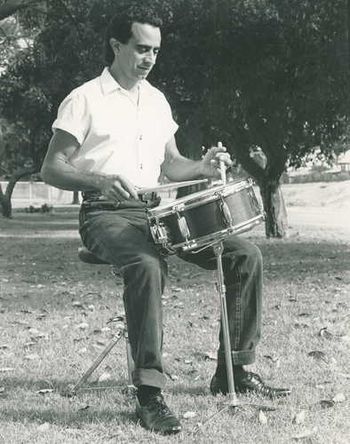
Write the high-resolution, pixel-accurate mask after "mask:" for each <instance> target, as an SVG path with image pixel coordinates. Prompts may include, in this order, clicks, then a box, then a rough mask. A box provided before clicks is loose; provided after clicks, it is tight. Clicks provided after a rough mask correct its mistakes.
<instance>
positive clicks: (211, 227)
mask: <svg viewBox="0 0 350 444" xmlns="http://www.w3.org/2000/svg"><path fill="white" fill-rule="evenodd" d="M196 196H197V193H195V194H194V195H192V196H187V198H188V200H186V198H185V199H182V200H181V201H180V205H179V206H177V205H176V201H175V202H174V205H173V208H170V209H169V208H164V209H161V208H159V209H155V210H154V213H153V215H152V214H151V215H150V217H149V220H150V225H151V227H152V225H153V226H154V225H158V226H159V225H161V226H162V229H163V231H165V232H166V238H167V239H166V244H167V246H171V247H172V248H175V249H176V248H183V249H184V250H188V249H192V248H196V247H199V246H202V245H205V244H207V243H211V242H213V241H215V239H219V238H222V237H223V236H227V235H229V234H238V233H242V232H243V231H247V230H249V229H251V228H252V227H253V226H255V225H256V224H257V223H260V222H261V221H262V220H263V215H262V210H261V208H260V205H259V203H258V201H257V199H256V196H255V193H254V190H253V187H252V186H251V184H250V182H248V181H241V182H239V183H238V184H233V185H231V186H227V187H219V188H218V189H217V190H215V189H213V190H210V189H209V190H206V192H201V193H198V198H197V199H198V200H196ZM223 206H224V207H225V210H226V214H224V211H223ZM227 211H229V214H228V215H227ZM162 213H163V214H162ZM179 219H184V220H185V222H186V224H185V225H186V230H183V229H181V227H180V225H181V224H180V221H179ZM154 240H155V242H156V243H157V239H154Z"/></svg>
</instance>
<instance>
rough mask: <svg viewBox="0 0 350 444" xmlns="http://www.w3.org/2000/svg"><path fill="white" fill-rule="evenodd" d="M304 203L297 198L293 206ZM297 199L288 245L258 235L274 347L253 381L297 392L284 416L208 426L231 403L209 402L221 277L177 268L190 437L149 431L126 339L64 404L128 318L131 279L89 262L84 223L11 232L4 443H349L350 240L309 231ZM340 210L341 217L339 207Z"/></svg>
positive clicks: (3, 306) (0, 293)
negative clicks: (119, 318) (133, 389)
mask: <svg viewBox="0 0 350 444" xmlns="http://www.w3.org/2000/svg"><path fill="white" fill-rule="evenodd" d="M293 195H294V194H293V193H292V192H290V191H288V194H287V197H288V199H291V197H292V196H293ZM298 199H299V200H298V204H297V206H296V205H293V203H292V202H291V201H290V200H287V202H288V204H290V207H291V208H290V209H291V215H292V216H293V217H291V229H290V234H289V237H288V238H286V239H285V240H270V241H268V240H266V239H265V238H264V236H263V229H262V227H261V226H260V227H257V228H256V229H254V230H253V231H251V232H249V233H248V234H246V235H245V236H246V237H248V238H250V239H251V240H252V241H253V242H255V243H257V244H258V245H259V246H260V248H261V250H262V252H263V256H264V264H265V282H264V295H265V296H264V322H263V336H262V340H261V344H260V346H259V348H258V358H257V362H256V364H255V365H254V366H253V369H255V370H258V371H259V373H261V374H262V375H263V377H264V378H265V379H266V380H267V381H269V382H271V383H272V384H276V386H290V387H291V388H292V395H291V397H290V398H289V399H288V400H283V401H278V402H274V403H272V404H271V403H266V402H265V401H264V402H262V401H261V400H260V399H258V398H254V397H240V399H241V400H242V401H248V403H251V404H252V403H255V404H256V403H262V404H269V405H273V407H274V410H271V411H265V410H259V409H256V408H254V407H252V406H247V407H241V408H239V409H237V411H225V412H223V413H221V414H219V415H217V416H216V417H214V418H212V419H211V420H210V421H209V422H208V419H209V418H210V417H211V415H214V414H215V413H216V412H218V410H219V409H220V405H221V403H222V402H223V401H224V398H223V397H217V398H214V397H212V396H211V395H210V392H209V382H210V378H211V376H212V374H213V371H214V369H215V365H216V362H215V351H216V347H217V333H218V325H219V323H218V320H219V302H218V297H217V294H216V291H215V286H214V283H215V275H214V274H208V273H207V272H204V271H202V270H201V269H199V268H195V267H194V266H190V265H189V264H187V263H186V264H185V263H182V262H181V261H180V260H178V259H177V258H175V257H171V258H169V263H170V275H169V283H168V287H167V290H166V292H165V294H164V297H163V305H164V324H165V343H164V360H165V365H166V371H167V375H168V383H167V387H166V390H165V396H166V400H167V402H168V404H169V405H170V406H171V407H172V409H173V410H174V411H175V412H176V413H177V414H178V415H179V416H180V417H181V418H182V423H183V432H182V433H181V434H179V435H177V436H175V437H170V438H169V437H161V436H158V435H155V434H152V433H149V432H147V431H145V430H143V429H142V428H141V427H140V426H139V425H138V424H137V422H136V417H135V414H134V400H133V397H132V394H131V393H130V392H128V391H127V390H125V388H126V386H127V369H126V357H125V344H124V342H123V340H121V341H120V343H119V344H118V345H117V346H116V347H115V348H114V349H113V351H112V352H111V353H110V355H109V356H108V357H107V358H106V360H105V361H104V362H103V364H102V365H101V366H100V367H99V368H98V369H97V370H96V372H95V373H94V374H93V375H92V377H91V384H90V386H89V387H88V389H87V390H84V391H82V392H81V393H79V394H78V395H77V396H75V397H73V398H67V397H64V396H62V394H61V393H62V391H64V390H65V389H66V388H67V387H69V386H70V385H71V384H74V383H76V382H77V381H78V380H79V378H80V376H81V375H82V374H83V373H84V371H85V370H86V369H87V368H88V367H89V366H90V364H91V363H92V362H93V360H94V359H95V358H96V357H97V356H98V355H99V353H101V351H102V350H103V349H104V348H105V347H106V345H107V344H108V343H109V341H110V340H111V339H112V337H113V335H114V333H115V332H116V331H117V327H116V325H115V323H113V322H109V320H110V319H111V318H113V317H114V316H115V315H117V314H120V313H122V312H123V306H122V282H121V280H120V279H118V278H117V279H115V278H114V277H113V276H112V274H111V271H110V268H109V267H108V266H92V265H87V264H83V263H81V262H79V260H78V258H77V249H78V246H79V245H80V242H79V238H78V234H77V221H76V219H77V213H76V211H70V212H63V211H60V212H58V211H57V212H55V213H53V214H47V215H39V214H25V213H20V212H16V213H15V214H14V218H13V220H11V221H7V220H4V219H0V240H1V250H0V333H1V334H0V378H1V379H0V443H6V444H8V443H50V444H51V443H90V442H94V443H113V442H114V443H124V442H125V443H126V442H137V443H142V442H159V443H168V442H185V443H189V442H193V443H194V442H196V443H197V442H199V443H231V442H237V443H242V444H245V443H274V444H277V443H278V444H280V443H289V442H302V443H315V444H316V443H327V444H328V443H348V442H350V407H349V400H350V384H349V382H350V370H349V368H350V358H349V345H350V329H349V327H350V312H349V298H348V295H349V288H350V267H349V264H350V235H349V230H348V227H347V226H346V225H343V226H341V227H340V226H339V224H337V223H330V224H329V225H325V223H316V222H315V224H312V223H311V222H310V220H306V219H305V217H304V218H303V214H304V213H303V211H304V210H305V205H301V204H300V193H298ZM327 208H328V211H329V212H330V213H332V214H333V216H334V211H335V210H332V208H335V207H327ZM336 208H338V209H339V207H336ZM319 211H320V214H323V217H324V214H325V211H324V208H319ZM304 212H305V211H304ZM315 220H318V219H317V218H316V219H315ZM339 220H340V219H339ZM339 220H338V221H339ZM98 387H102V388H101V389H99V390H98V389H97V388H98ZM103 387H105V388H103ZM106 387H108V388H106Z"/></svg>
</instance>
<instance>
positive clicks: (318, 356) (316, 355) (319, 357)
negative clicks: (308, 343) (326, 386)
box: [307, 350, 329, 364]
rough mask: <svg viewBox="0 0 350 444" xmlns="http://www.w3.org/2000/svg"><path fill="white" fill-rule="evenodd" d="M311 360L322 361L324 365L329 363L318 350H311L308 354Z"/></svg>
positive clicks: (324, 355)
mask: <svg viewBox="0 0 350 444" xmlns="http://www.w3.org/2000/svg"><path fill="white" fill-rule="evenodd" d="M307 355H308V356H310V357H311V358H314V359H316V360H317V361H323V362H325V363H326V364H328V363H329V359H328V357H327V356H326V354H325V353H324V352H323V351H320V350H312V351H310V352H309V353H308V354H307Z"/></svg>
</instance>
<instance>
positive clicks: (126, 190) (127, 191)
mask: <svg viewBox="0 0 350 444" xmlns="http://www.w3.org/2000/svg"><path fill="white" fill-rule="evenodd" d="M119 182H120V184H121V186H122V189H121V191H122V192H123V195H127V196H128V197H125V199H130V198H133V199H138V194H137V190H136V188H135V187H134V185H133V184H132V183H131V182H130V181H129V180H128V179H126V178H125V177H122V176H119Z"/></svg>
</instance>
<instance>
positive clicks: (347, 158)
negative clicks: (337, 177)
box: [337, 150, 350, 172]
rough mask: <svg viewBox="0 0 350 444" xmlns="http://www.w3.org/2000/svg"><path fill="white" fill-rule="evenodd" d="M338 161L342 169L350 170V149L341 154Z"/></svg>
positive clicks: (344, 170)
mask: <svg viewBox="0 0 350 444" xmlns="http://www.w3.org/2000/svg"><path fill="white" fill-rule="evenodd" d="M337 163H338V165H340V169H341V171H343V172H350V150H348V151H345V153H343V154H340V155H339V157H338V161H337Z"/></svg>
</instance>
